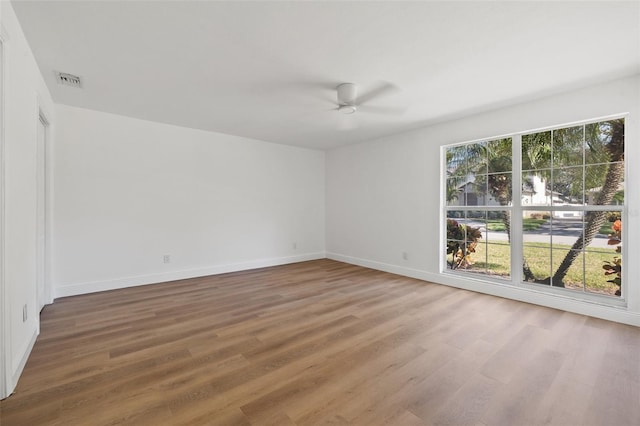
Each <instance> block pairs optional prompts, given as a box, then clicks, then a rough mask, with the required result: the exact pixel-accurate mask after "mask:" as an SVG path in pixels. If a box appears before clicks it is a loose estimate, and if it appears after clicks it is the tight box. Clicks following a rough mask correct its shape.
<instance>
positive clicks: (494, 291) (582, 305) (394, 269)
mask: <svg viewBox="0 0 640 426" xmlns="http://www.w3.org/2000/svg"><path fill="white" fill-rule="evenodd" d="M327 258H328V259H333V260H337V261H340V262H345V263H350V264H352V265H358V266H363V267H365V268H371V269H376V270H379V271H384V272H390V273H392V274H397V275H403V276H405V277H411V278H416V279H419V280H423V281H429V282H432V283H436V284H442V285H446V286H450V287H456V288H461V289H464V290H470V291H475V292H478V293H484V294H489V295H492V296H498V297H504V298H507V299H513V300H517V301H520V302H525V303H531V304H534V305H540V306H546V307H548V308H554V309H560V310H563V311H567V312H573V313H576V314H581V315H587V316H591V317H596V318H602V319H605V320H608V321H615V322H620V323H624V324H629V325H634V326H639V327H640V313H635V312H630V311H629V310H627V308H624V307H615V306H606V305H602V304H600V303H595V302H588V301H581V300H575V299H573V298H571V297H566V296H562V295H557V294H548V293H545V292H542V291H538V290H535V289H531V288H522V287H515V286H513V285H511V284H507V283H505V284H498V283H489V282H486V281H482V280H473V279H468V278H466V277H462V276H457V275H456V276H453V275H452V274H449V275H445V274H434V273H431V272H427V271H423V270H419V269H413V268H406V267H404V266H398V265H392V264H388V263H383V262H377V261H373V260H367V259H361V258H357V257H352V256H347V255H343V254H339V253H330V252H328V253H327Z"/></svg>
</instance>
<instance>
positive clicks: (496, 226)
mask: <svg viewBox="0 0 640 426" xmlns="http://www.w3.org/2000/svg"><path fill="white" fill-rule="evenodd" d="M548 221H549V220H548V219H531V218H524V219H522V229H523V230H525V231H535V230H536V229H538V228H540V227H541V226H542V225H543V224H545V223H547V222H548ZM487 230H489V231H494V232H504V231H506V230H507V227H506V226H504V222H503V221H502V220H500V219H489V220H488V221H487Z"/></svg>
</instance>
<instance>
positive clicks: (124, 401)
mask: <svg viewBox="0 0 640 426" xmlns="http://www.w3.org/2000/svg"><path fill="white" fill-rule="evenodd" d="M0 404H1V405H0V424H1V425H2V426H13V425H25V426H33V425H56V426H69V425H90V426H97V425H136V426H137V425H225V426H226V425H285V426H286V425H401V426H405V425H406V426H414V425H416V426H417V425H477V426H483V425H486V426H490V425H509V426H512V425H546V424H556V425H616V426H623V425H640V329H639V328H636V327H632V326H626V325H622V324H616V323H611V322H607V321H602V320H598V319H594V318H588V317H585V316H581V315H575V314H571V313H567V312H561V311H557V310H553V309H548V308H543V307H539V306H534V305H529V304H525V303H520V302H516V301H512V300H506V299H501V298H497V297H492V296H487V295H482V294H476V293H473V292H468V291H464V290H459V289H454V288H449V287H445V286H441V285H435V284H430V283H426V282H423V281H418V280H413V279H410V278H405V277H400V276H396V275H392V274H387V273H383V272H378V271H373V270H370V269H366V268H361V267H357V266H352V265H347V264H344V263H340V262H335V261H331V260H318V261H312V262H304V263H298V264H293V265H286V266H280V267H274V268H265V269H260V270H253V271H245V272H240V273H232V274H225V275H218V276H212V277H205V278H197V279H191V280H183V281H176V282H172V283H165V284H157V285H152V286H143V287H135V288H129V289H123V290H117V291H111V292H104V293H96V294H90V295H83V296H76V297H69V298H65V299H60V300H58V301H56V303H54V304H53V305H50V306H47V307H46V308H45V309H44V311H43V313H42V332H41V334H40V336H39V337H38V340H37V342H36V345H35V348H34V350H33V353H32V354H31V357H30V358H29V361H28V363H27V366H26V367H25V371H24V374H23V376H22V378H21V379H20V382H19V384H18V387H17V390H16V392H15V394H14V395H12V396H11V397H9V398H7V399H5V400H4V401H2V402H1V403H0Z"/></svg>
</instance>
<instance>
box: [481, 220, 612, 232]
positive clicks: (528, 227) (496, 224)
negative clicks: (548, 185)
mask: <svg viewBox="0 0 640 426" xmlns="http://www.w3.org/2000/svg"><path fill="white" fill-rule="evenodd" d="M548 221H549V219H532V218H528V217H527V218H524V219H522V229H523V230H524V231H535V230H536V229H538V228H540V227H541V226H542V225H544V224H545V223H547V222H548ZM612 225H613V222H609V221H606V222H605V223H604V224H603V225H602V227H601V228H600V230H599V231H598V233H600V234H603V235H609V234H611V233H612V232H613V230H612V229H611V226H612ZM487 230H488V231H493V232H505V231H506V230H507V227H506V226H504V222H503V221H502V220H500V219H489V220H488V221H487Z"/></svg>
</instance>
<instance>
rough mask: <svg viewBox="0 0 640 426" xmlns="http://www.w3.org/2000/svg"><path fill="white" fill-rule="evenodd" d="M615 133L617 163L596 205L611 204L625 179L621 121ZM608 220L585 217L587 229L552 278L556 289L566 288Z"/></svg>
mask: <svg viewBox="0 0 640 426" xmlns="http://www.w3.org/2000/svg"><path fill="white" fill-rule="evenodd" d="M612 127H613V132H612V135H611V147H612V148H610V149H615V150H616V151H615V152H613V153H612V155H611V161H617V162H616V163H612V164H610V165H609V169H608V170H607V175H606V177H605V181H604V185H602V189H601V191H600V193H599V194H598V197H597V198H596V202H595V205H599V206H605V205H609V204H611V201H613V197H614V196H615V195H616V193H617V192H618V188H619V186H620V182H622V179H623V178H624V163H623V162H622V160H624V149H623V147H624V123H623V122H622V121H620V120H618V121H616V122H613V123H612ZM605 219H606V212H604V211H591V212H589V213H587V214H586V216H585V227H584V230H583V231H582V235H580V237H579V238H578V239H577V240H576V242H575V243H573V246H571V250H570V251H569V253H567V255H566V256H565V258H564V259H563V260H562V263H561V264H560V266H559V267H558V269H557V270H556V272H555V273H554V274H553V277H552V278H551V285H553V286H555V287H564V277H565V276H566V275H567V272H568V271H569V268H570V267H571V265H572V264H573V262H574V261H575V260H576V258H577V257H578V254H579V253H580V251H581V250H584V248H585V247H588V246H589V244H591V242H592V241H593V238H594V237H595V236H596V234H597V233H598V231H599V230H600V227H601V226H602V224H603V223H604V221H605Z"/></svg>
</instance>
